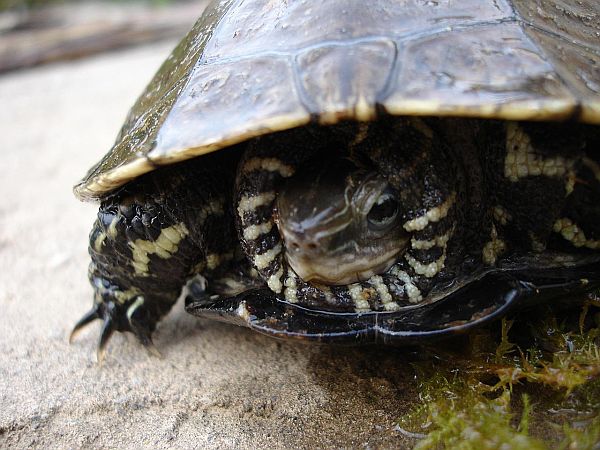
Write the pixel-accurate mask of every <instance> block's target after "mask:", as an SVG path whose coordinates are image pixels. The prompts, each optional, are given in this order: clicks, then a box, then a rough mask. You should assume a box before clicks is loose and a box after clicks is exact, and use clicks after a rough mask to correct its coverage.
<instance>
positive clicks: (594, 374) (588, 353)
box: [398, 302, 600, 449]
mask: <svg viewBox="0 0 600 450" xmlns="http://www.w3.org/2000/svg"><path fill="white" fill-rule="evenodd" d="M597 306H598V304H597V302H588V303H587V304H586V305H585V306H584V308H583V309H582V311H581V312H580V313H578V312H577V311H576V312H575V313H574V314H573V313H570V312H569V313H566V312H564V311H550V310H548V311H545V312H544V313H543V314H537V313H536V315H535V316H533V317H540V318H539V319H538V320H535V321H534V322H533V323H523V322H518V321H517V322H514V321H510V320H503V321H502V323H501V324H500V325H499V326H498V325H496V326H493V327H490V328H488V329H483V330H478V331H477V332H475V333H474V334H472V335H470V336H468V337H466V338H464V339H463V340H461V341H460V342H458V343H456V342H455V343H454V345H452V344H450V345H447V346H445V348H440V345H436V347H435V348H434V349H429V350H428V352H429V353H430V354H431V355H430V356H431V357H430V358H424V359H423V360H421V361H419V362H416V363H414V365H413V366H414V369H415V371H416V373H417V377H416V379H417V380H420V382H419V393H420V394H419V400H420V402H419V404H418V405H416V406H415V407H414V408H413V409H412V410H411V411H409V412H408V413H407V414H405V415H403V416H402V417H401V418H400V419H399V420H398V430H399V431H402V432H404V433H405V434H409V435H412V436H413V437H419V440H418V441H417V442H416V448H417V449H429V448H461V449H492V448H512V449H520V448H527V449H538V448H549V447H551V448H564V449H570V448H577V449H582V448H585V449H588V448H589V449H592V448H598V445H600V347H599V342H600V314H599V313H598V309H597ZM529 317H531V316H529ZM457 344H458V345H457ZM595 446H596V447H595Z"/></svg>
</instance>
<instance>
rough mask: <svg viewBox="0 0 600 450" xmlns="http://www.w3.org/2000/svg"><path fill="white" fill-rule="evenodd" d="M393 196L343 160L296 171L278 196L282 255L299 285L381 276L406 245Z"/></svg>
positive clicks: (383, 183) (375, 177) (384, 184)
mask: <svg viewBox="0 0 600 450" xmlns="http://www.w3.org/2000/svg"><path fill="white" fill-rule="evenodd" d="M398 201H399V200H398V195H397V192H396V190H395V189H394V188H393V187H392V186H390V184H389V183H388V181H387V180H386V179H385V178H384V177H382V176H381V175H380V174H378V173H377V172H375V171H371V170H368V169H365V168H361V167H357V165H355V164H354V163H353V162H351V161H350V160H347V159H337V160H334V161H326V162H323V161H321V162H320V164H319V166H318V167H315V165H311V166H309V167H306V168H303V169H300V171H299V172H297V174H296V176H294V177H293V178H291V179H290V180H288V182H287V184H286V185H285V186H284V187H283V188H282V190H281V192H280V193H279V196H278V197H277V203H276V210H275V215H276V216H275V218H276V222H277V224H278V228H279V232H280V233H281V236H282V238H283V240H284V242H285V248H286V252H285V256H286V259H287V261H288V263H289V264H290V266H291V267H292V269H294V271H295V272H296V273H297V274H298V276H300V277H301V278H302V279H303V280H304V281H310V282H314V283H320V284H326V285H346V284H350V283H355V282H358V281H364V280H366V279H368V278H370V277H371V276H373V275H375V274H379V273H383V272H385V271H386V270H387V269H389V268H390V267H391V266H392V265H393V264H394V263H395V262H396V261H397V259H398V256H399V255H400V254H401V253H402V251H403V250H404V248H405V247H406V245H407V242H408V239H409V237H408V234H407V233H406V232H405V231H404V229H403V228H402V220H401V215H400V211H399V209H400V208H399V204H398Z"/></svg>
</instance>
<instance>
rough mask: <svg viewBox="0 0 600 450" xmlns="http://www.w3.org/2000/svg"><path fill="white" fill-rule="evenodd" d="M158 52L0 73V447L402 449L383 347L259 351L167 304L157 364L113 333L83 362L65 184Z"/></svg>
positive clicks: (406, 401)
mask: <svg viewBox="0 0 600 450" xmlns="http://www.w3.org/2000/svg"><path fill="white" fill-rule="evenodd" d="M173 45H174V43H169V44H160V45H154V46H148V47H143V48H137V49H132V50H128V51H123V52H120V53H113V54H109V55H104V56H100V57H96V58H94V59H89V60H85V61H79V62H75V63H69V64H61V65H53V66H47V67H43V68H40V69H35V70H31V71H27V72H19V73H13V74H10V75H6V76H3V77H1V78H0V100H1V105H2V107H1V108H0V149H1V150H0V188H1V192H2V201H1V202H0V307H1V310H0V311H1V313H0V447H3V448H4V447H9V446H10V447H19V448H24V447H39V448H81V447H86V448H89V447H94V448H107V447H110V448H142V447H152V448H233V447H235V448H255V447H269V448H309V447H345V448H378V447H386V448H387V447H393V448H405V447H407V446H411V445H412V444H414V441H413V440H407V438H405V437H403V436H402V435H401V434H400V433H398V432H397V431H395V430H394V420H395V419H396V418H398V417H399V416H400V415H401V414H402V413H403V412H405V411H406V410H407V408H408V407H409V406H410V402H411V401H414V399H415V392H414V390H413V388H412V387H411V386H413V384H414V381H413V376H414V374H413V373H412V371H411V370H410V368H407V366H408V365H407V364H406V362H405V360H404V358H403V353H402V352H399V351H397V350H393V349H339V348H337V349H336V348H328V347H317V346H314V345H304V344H298V343H290V342H280V341H275V340H273V339H271V338H267V337H263V336H260V335H257V334H254V333H252V332H251V331H249V330H246V329H243V328H237V327H233V326H228V325H224V324H219V323H213V322H207V321H200V320H197V319H194V318H193V317H191V316H188V315H186V314H185V313H184V311H183V308H182V305H181V304H178V305H176V307H175V309H174V310H173V311H172V312H171V314H169V316H168V317H167V318H166V319H165V320H164V322H163V323H162V324H161V326H160V327H159V329H158V331H157V333H156V335H155V343H156V345H157V347H158V348H159V350H160V351H161V352H162V355H163V356H162V358H161V359H159V358H156V357H152V356H150V355H148V354H147V353H146V352H145V351H144V350H143V349H142V348H140V346H139V345H138V344H137V342H135V340H134V339H128V338H127V336H122V335H119V336H116V337H115V338H113V340H112V341H111V345H110V346H109V351H108V354H107V358H106V361H105V363H104V365H103V366H102V367H99V366H98V365H97V364H96V363H95V347H96V340H97V337H98V333H99V323H98V324H94V325H92V326H90V327H89V329H87V330H85V331H84V332H83V333H82V334H81V335H80V337H79V338H78V340H77V341H76V342H75V343H74V344H73V345H71V346H69V345H68V342H67V336H68V334H69V331H70V329H71V327H72V325H73V324H74V323H75V322H76V320H77V319H79V317H80V316H81V315H82V314H83V313H84V312H85V311H87V309H88V308H89V307H90V306H91V300H92V299H91V295H92V289H91V287H90V286H89V285H88V282H87V278H86V270H87V264H88V256H87V235H88V232H89V228H90V226H91V224H92V221H93V218H94V215H95V209H96V206H95V205H93V204H82V203H79V202H78V201H77V200H75V198H74V197H73V195H72V193H71V186H72V185H73V184H74V183H75V182H76V181H77V180H78V179H79V178H80V177H81V176H82V175H83V174H84V173H85V171H86V169H87V168H88V167H89V166H90V165H91V164H92V163H93V162H95V161H96V160H97V159H98V158H99V157H100V156H101V155H102V154H103V153H104V152H105V151H106V150H107V149H108V148H109V147H110V145H111V143H112V140H113V139H114V136H115V135H116V132H117V130H118V128H119V126H120V124H121V121H122V120H123V118H124V116H125V113H126V111H127V109H128V107H129V106H130V105H131V104H132V102H133V101H134V99H135V97H136V96H137V94H139V93H140V91H141V90H142V88H143V86H144V84H145V83H146V82H147V81H148V80H149V79H150V77H151V75H152V74H153V72H154V71H155V70H156V68H157V67H158V65H159V64H160V62H161V61H162V60H163V59H164V58H165V56H166V55H167V54H168V52H169V50H170V48H171V47H172V46H173Z"/></svg>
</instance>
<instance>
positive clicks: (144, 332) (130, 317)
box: [69, 297, 160, 364]
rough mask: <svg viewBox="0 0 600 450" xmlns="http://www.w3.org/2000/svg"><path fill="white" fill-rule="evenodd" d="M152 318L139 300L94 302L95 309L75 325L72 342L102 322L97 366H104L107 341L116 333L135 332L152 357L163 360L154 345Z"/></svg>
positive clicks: (71, 335) (151, 314) (97, 351)
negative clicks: (87, 329) (80, 334)
mask: <svg viewBox="0 0 600 450" xmlns="http://www.w3.org/2000/svg"><path fill="white" fill-rule="evenodd" d="M153 317H154V316H153V311H149V310H147V309H146V308H145V307H144V305H143V300H141V301H140V300H139V297H138V298H133V299H131V300H130V301H129V302H126V303H119V302H116V301H114V300H112V299H106V298H105V299H103V301H101V302H98V303H95V304H94V306H93V307H92V309H91V310H90V311H88V312H87V313H86V314H85V315H84V316H83V317H82V318H81V319H80V320H79V321H78V322H77V323H76V324H75V326H74V327H73V330H72V331H71V334H70V336H69V343H72V342H73V340H74V339H75V337H76V336H77V335H78V334H79V332H80V331H81V330H82V329H83V328H85V327H86V326H87V325H88V324H89V323H90V322H92V321H94V320H96V319H101V320H103V322H104V323H103V325H102V331H101V332H100V338H99V340H98V348H97V350H96V359H97V361H98V364H102V361H103V360H104V357H105V355H106V348H107V345H108V341H109V340H110V338H111V336H112V335H113V334H114V332H115V331H119V332H125V331H128V332H130V333H132V334H133V335H134V336H135V337H136V338H137V340H138V341H139V342H140V343H141V344H142V345H143V346H144V347H145V348H146V349H147V350H148V352H149V353H150V354H152V355H154V356H157V357H160V353H159V351H158V350H157V349H156V347H155V346H154V344H153V343H152V331H153V330H154V327H155V324H156V321H155V320H153Z"/></svg>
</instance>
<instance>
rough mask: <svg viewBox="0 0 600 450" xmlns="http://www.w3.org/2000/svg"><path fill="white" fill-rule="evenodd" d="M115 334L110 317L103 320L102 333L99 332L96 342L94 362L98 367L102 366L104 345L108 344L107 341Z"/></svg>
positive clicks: (104, 354) (104, 353)
mask: <svg viewBox="0 0 600 450" xmlns="http://www.w3.org/2000/svg"><path fill="white" fill-rule="evenodd" d="M114 332H115V327H114V326H113V321H112V320H111V318H110V317H107V318H106V319H104V324H103V325H102V331H101V332H100V339H99V340H98V349H97V350H96V361H97V362H98V364H99V365H102V362H103V361H104V357H105V356H106V344H108V340H109V339H110V337H111V336H112V334H113V333H114Z"/></svg>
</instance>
